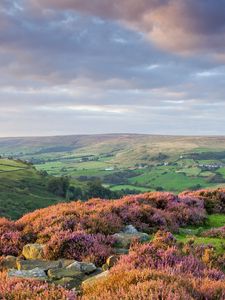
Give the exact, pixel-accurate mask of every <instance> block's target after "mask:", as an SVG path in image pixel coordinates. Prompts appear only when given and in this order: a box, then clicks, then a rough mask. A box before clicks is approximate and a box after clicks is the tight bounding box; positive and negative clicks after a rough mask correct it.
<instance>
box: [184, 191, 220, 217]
mask: <svg viewBox="0 0 225 300" xmlns="http://www.w3.org/2000/svg"><path fill="white" fill-rule="evenodd" d="M179 196H180V197H187V196H189V197H192V198H195V199H196V200H203V201H204V207H205V209H206V210H207V212H208V213H209V214H211V213H225V189H224V188H219V189H216V190H199V191H194V192H183V193H182V194H180V195H179Z"/></svg>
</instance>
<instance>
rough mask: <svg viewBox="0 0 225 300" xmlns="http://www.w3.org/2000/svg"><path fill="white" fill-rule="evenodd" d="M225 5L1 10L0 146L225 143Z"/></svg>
mask: <svg viewBox="0 0 225 300" xmlns="http://www.w3.org/2000/svg"><path fill="white" fill-rule="evenodd" d="M224 116H225V0H216V1H215V0H198V1H196V0H138V1H137V0H113V1H112V0H63V1H62V0H0V136H2V137H3V136H36V135H38V136H42V135H63V134H94V133H120V132H123V133H149V134H170V135H225V122H224V119H225V118H224Z"/></svg>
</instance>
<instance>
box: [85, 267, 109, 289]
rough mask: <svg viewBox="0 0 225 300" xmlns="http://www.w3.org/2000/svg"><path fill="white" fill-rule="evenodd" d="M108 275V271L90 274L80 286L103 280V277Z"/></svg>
mask: <svg viewBox="0 0 225 300" xmlns="http://www.w3.org/2000/svg"><path fill="white" fill-rule="evenodd" d="M108 276H109V271H108V270H107V271H105V272H102V273H100V274H98V275H95V276H92V277H90V278H88V279H86V280H84V281H83V282H82V287H86V286H87V285H92V284H95V283H97V282H98V281H101V280H103V279H104V278H106V277H108Z"/></svg>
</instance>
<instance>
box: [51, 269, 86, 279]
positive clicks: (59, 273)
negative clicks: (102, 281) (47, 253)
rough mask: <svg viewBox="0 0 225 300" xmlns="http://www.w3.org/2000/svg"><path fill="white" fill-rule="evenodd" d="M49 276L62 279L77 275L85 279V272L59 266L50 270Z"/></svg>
mask: <svg viewBox="0 0 225 300" xmlns="http://www.w3.org/2000/svg"><path fill="white" fill-rule="evenodd" d="M48 276H49V277H50V278H51V279H61V278H63V277H76V278H81V279H83V278H84V276H85V275H84V273H82V272H80V271H77V270H74V269H65V268H59V269H50V270H48Z"/></svg>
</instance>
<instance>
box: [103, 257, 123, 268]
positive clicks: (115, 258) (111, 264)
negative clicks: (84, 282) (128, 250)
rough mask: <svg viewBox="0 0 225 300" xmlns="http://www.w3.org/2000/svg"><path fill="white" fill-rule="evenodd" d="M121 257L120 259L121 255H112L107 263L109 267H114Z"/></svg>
mask: <svg viewBox="0 0 225 300" xmlns="http://www.w3.org/2000/svg"><path fill="white" fill-rule="evenodd" d="M119 259H120V256H119V255H111V256H110V257H109V258H108V259H107V261H106V264H107V266H108V267H109V268H112V267H113V266H115V264H116V263H117V262H118V260H119Z"/></svg>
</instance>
